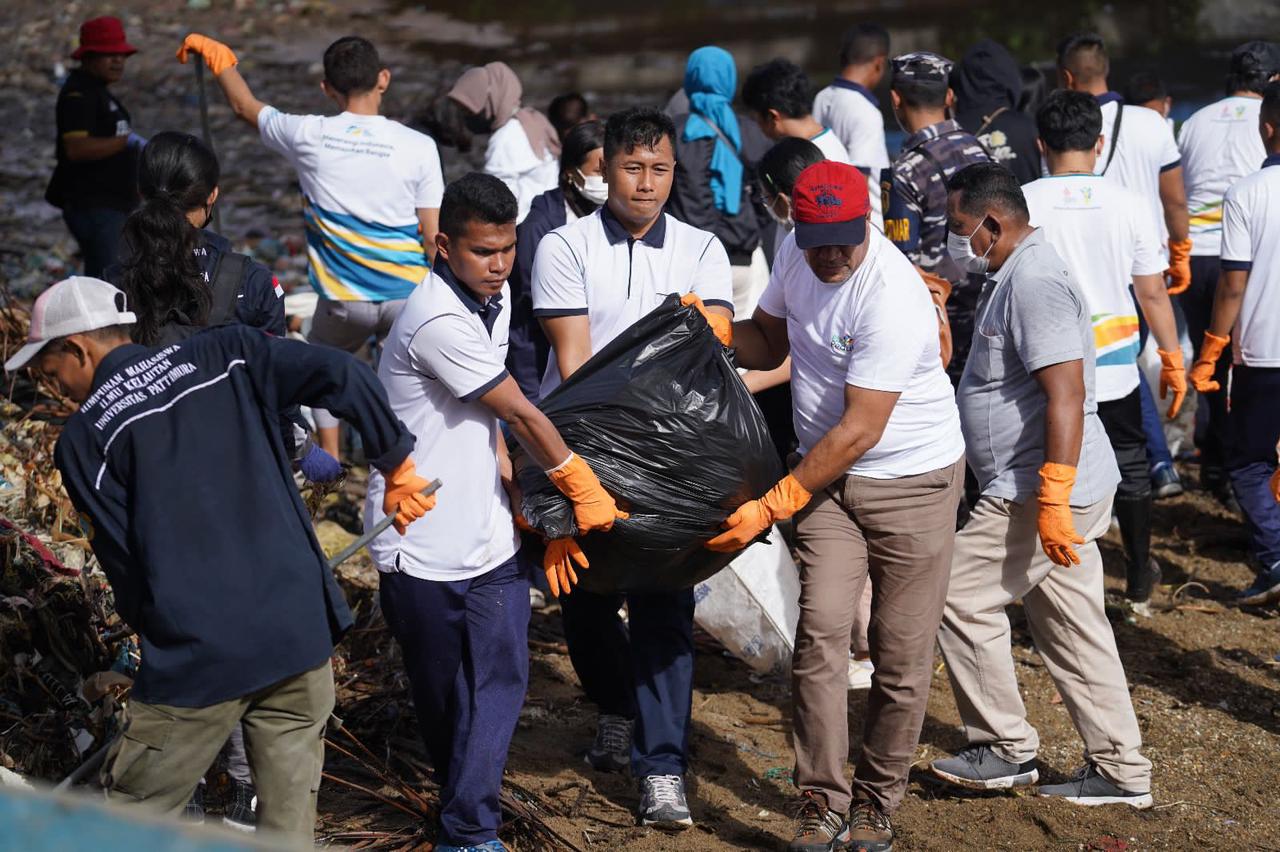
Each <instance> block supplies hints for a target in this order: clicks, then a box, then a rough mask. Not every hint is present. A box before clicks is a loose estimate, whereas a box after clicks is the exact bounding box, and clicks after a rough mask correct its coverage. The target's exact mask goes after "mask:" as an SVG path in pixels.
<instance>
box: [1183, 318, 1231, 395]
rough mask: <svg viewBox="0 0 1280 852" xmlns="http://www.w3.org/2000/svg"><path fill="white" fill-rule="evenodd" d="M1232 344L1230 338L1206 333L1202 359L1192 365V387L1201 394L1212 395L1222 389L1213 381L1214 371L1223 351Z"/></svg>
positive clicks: (1209, 332)
mask: <svg viewBox="0 0 1280 852" xmlns="http://www.w3.org/2000/svg"><path fill="white" fill-rule="evenodd" d="M1230 342H1231V338H1230V337H1219V336H1218V335H1216V334H1214V333H1213V332H1212V331H1206V332H1205V333H1204V342H1203V343H1201V344H1200V357H1199V358H1197V359H1196V362H1195V363H1194V364H1192V365H1191V385H1192V387H1194V388H1195V389H1196V390H1198V391H1200V393H1212V392H1213V391H1216V390H1218V389H1219V388H1220V387H1222V385H1220V384H1218V383H1217V382H1215V381H1214V380H1213V371H1214V370H1215V369H1217V366H1218V358H1220V357H1221V356H1222V350H1223V349H1226V348H1227V344H1228V343H1230Z"/></svg>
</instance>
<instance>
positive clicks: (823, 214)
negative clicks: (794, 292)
mask: <svg viewBox="0 0 1280 852" xmlns="http://www.w3.org/2000/svg"><path fill="white" fill-rule="evenodd" d="M791 209H792V211H793V212H792V216H793V217H794V218H795V222H796V229H795V230H796V245H797V246H798V247H799V248H802V249H811V248H817V247H818V246H857V245H862V241H863V240H864V239H866V237H867V211H868V210H870V209H871V199H870V198H868V197H867V176H866V175H864V174H863V173H862V172H860V171H858V170H857V169H856V168H854V167H853V166H850V165H846V164H845V163H836V162H833V161H831V160H823V161H821V162H819V163H814V164H813V165H812V166H809V167H808V168H806V169H805V170H804V171H802V172H801V173H800V176H799V177H798V178H796V185H795V188H794V189H793V190H792V191H791Z"/></svg>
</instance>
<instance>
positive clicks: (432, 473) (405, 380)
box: [364, 260, 519, 581]
mask: <svg viewBox="0 0 1280 852" xmlns="http://www.w3.org/2000/svg"><path fill="white" fill-rule="evenodd" d="M510 301H511V291H510V289H509V288H508V287H507V286H505V285H504V286H503V288H502V294H501V295H500V296H497V297H494V298H492V299H490V300H489V301H488V303H487V304H482V303H481V302H479V301H477V299H476V298H475V297H474V296H473V295H472V294H471V292H470V291H469V290H467V289H466V287H465V286H464V285H462V284H461V283H459V282H458V281H457V279H456V278H455V277H454V275H453V272H452V270H450V269H449V267H448V264H447V263H445V262H444V261H443V260H439V261H437V263H436V267H435V270H434V271H433V272H432V273H431V274H430V275H429V276H427V279H426V280H425V281H423V282H422V285H421V286H420V287H418V288H417V289H415V290H414V291H413V293H412V294H411V295H410V296H409V299H408V301H407V302H406V303H405V306H404V309H403V310H402V311H401V313H400V316H399V317H398V318H397V319H396V321H395V324H394V325H393V326H392V327H391V333H390V334H389V335H388V336H387V340H386V344H385V346H384V348H383V351H382V358H381V360H380V361H379V363H378V378H379V379H381V380H382V384H383V387H385V388H386V390H387V398H388V399H390V401H391V407H392V408H393V409H394V410H395V413H396V416H397V417H399V418H400V420H401V421H403V422H404V424H405V426H407V427H408V428H409V431H410V432H412V433H413V434H414V436H415V438H416V439H417V442H416V444H415V445H414V448H413V462H414V464H415V465H416V466H417V469H418V474H419V475H420V476H423V477H425V478H426V479H433V478H439V479H440V481H441V482H442V483H443V487H442V488H441V490H440V496H439V500H438V502H437V503H436V507H435V508H434V509H433V510H431V511H430V512H428V513H427V514H426V517H424V518H421V519H420V520H417V521H415V522H414V523H412V524H410V525H409V528H408V530H407V532H406V533H405V534H404V535H403V536H401V535H400V534H399V533H397V532H396V531H395V528H390V529H388V530H387V531H386V532H384V533H382V535H380V536H378V537H377V538H376V539H374V540H373V542H372V543H371V544H370V545H369V553H370V555H371V556H372V557H373V562H374V565H376V566H377V568H378V570H379V571H388V572H390V571H397V570H398V571H401V572H403V573H405V574H408V575H410V576H412V577H418V578H420V579H424V580H436V581H453V580H466V579H468V578H471V577H476V576H479V575H480V574H483V573H485V572H486V571H491V570H493V569H494V568H496V567H498V566H499V565H501V564H502V563H504V562H506V561H507V560H508V559H510V558H511V557H512V556H514V555H515V553H516V550H517V549H518V548H519V540H518V537H517V534H516V530H515V527H514V525H513V523H512V516H511V507H510V503H509V502H508V500H507V493H506V490H505V489H503V487H502V479H501V477H500V475H499V472H498V429H499V424H498V418H497V417H495V416H494V415H493V413H492V412H491V411H490V410H489V409H488V408H486V407H485V406H484V405H482V404H481V403H480V402H478V399H479V397H481V396H483V395H484V394H485V393H487V392H488V391H490V390H492V389H493V388H494V387H496V386H497V385H498V383H499V382H501V381H502V380H503V379H505V378H506V377H507V370H506V367H504V366H503V365H504V363H505V361H506V357H507V332H508V329H509V327H510V323H511V311H510V309H509V308H508V307H507V305H509V304H510ZM368 492H369V493H368V498H367V499H366V501H365V509H364V518H365V529H368V528H369V527H371V526H373V525H374V524H375V523H377V521H378V520H379V519H380V518H381V517H382V497H383V494H384V493H385V492H386V482H385V480H384V479H383V477H382V474H380V473H378V472H377V471H372V472H371V473H370V475H369V489H368Z"/></svg>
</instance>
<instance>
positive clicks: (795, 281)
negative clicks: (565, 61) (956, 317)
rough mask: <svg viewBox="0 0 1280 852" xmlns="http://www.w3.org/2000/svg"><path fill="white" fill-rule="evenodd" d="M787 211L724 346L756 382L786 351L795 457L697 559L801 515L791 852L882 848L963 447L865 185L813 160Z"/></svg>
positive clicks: (912, 727)
mask: <svg viewBox="0 0 1280 852" xmlns="http://www.w3.org/2000/svg"><path fill="white" fill-rule="evenodd" d="M792 209H793V210H794V211H795V213H794V216H795V223H796V224H795V230H794V232H793V233H792V234H790V235H788V237H787V238H786V239H785V240H784V241H783V243H782V245H781V246H780V247H779V249H778V253H777V255H776V257H775V260H774V267H773V274H772V276H771V278H770V280H769V286H768V288H767V289H766V290H765V291H764V294H763V295H762V296H761V298H760V305H759V307H758V308H757V309H756V312H755V314H754V316H752V318H751V319H750V320H746V321H742V322H737V323H734V325H733V345H734V346H735V347H736V348H737V353H738V364H739V366H742V367H746V368H748V369H759V370H770V369H774V368H775V367H777V366H778V365H779V364H781V363H782V360H783V359H784V358H786V357H787V355H788V354H790V355H791V364H792V367H791V385H792V394H793V397H794V416H795V427H796V435H797V436H798V438H799V440H800V461H799V463H798V464H797V465H796V466H795V468H794V469H793V470H792V472H791V473H790V474H788V475H787V476H786V477H784V478H783V479H782V480H781V481H780V482H779V483H778V484H777V485H776V486H774V488H773V489H772V490H770V491H769V492H768V493H767V494H765V495H764V497H762V498H760V499H758V500H752V501H750V502H748V503H746V504H744V505H743V506H741V507H740V508H739V509H738V510H737V511H736V512H734V513H733V514H732V515H730V517H729V518H728V520H727V521H726V522H725V525H726V526H727V527H728V529H727V530H726V531H725V532H724V533H723V534H721V535H719V536H717V537H716V538H713V539H711V541H709V542H708V543H707V547H709V548H711V549H712V550H720V551H736V550H740V549H742V548H745V547H747V546H748V545H749V544H750V543H751V542H752V541H754V540H755V539H756V538H757V536H759V535H760V534H761V533H762V532H764V531H765V530H767V529H768V528H769V526H770V525H771V524H773V523H774V522H775V521H778V520H781V519H783V518H789V517H791V516H792V515H795V517H796V520H795V530H796V540H797V552H798V554H799V559H800V622H799V626H798V628H797V631H796V650H795V657H794V659H793V661H792V690H793V694H794V696H795V735H794V742H795V750H796V771H795V783H796V786H797V787H798V788H799V790H800V793H801V797H802V802H801V806H800V810H799V812H798V816H797V822H796V827H795V835H794V839H793V840H792V842H791V845H790V849H792V850H794V851H795V852H818V850H830V849H856V850H864V851H865V852H887V850H889V849H891V848H892V846H893V828H892V825H891V823H890V819H889V817H890V814H891V813H892V812H893V811H894V809H895V808H897V806H898V805H899V803H900V802H901V801H902V796H903V793H904V792H905V790H906V786H907V773H908V770H909V769H910V768H911V761H912V758H913V756H914V753H915V748H916V744H917V743H918V741H919V738H920V727H921V725H922V724H923V722H924V714H925V705H926V702H927V700H928V697H929V682H930V677H931V675H932V670H933V642H934V636H935V634H936V633H937V629H938V624H939V621H940V620H941V618H942V609H943V604H944V602H945V598H946V592H947V580H948V577H949V571H950V566H951V548H952V544H953V542H954V540H955V511H956V506H957V504H958V503H959V500H960V493H961V486H962V483H963V479H964V460H963V456H964V440H963V438H962V437H961V433H960V418H959V413H958V411H957V409H956V404H955V399H954V397H953V395H952V391H951V383H950V382H949V381H948V379H947V375H946V373H945V372H944V371H943V368H942V363H941V360H940V359H939V357H938V320H937V314H936V311H935V309H934V306H933V302H932V300H931V298H930V295H929V291H928V289H927V288H926V287H925V285H924V283H923V282H922V281H921V280H920V276H919V274H918V273H917V272H916V270H915V268H914V267H913V266H912V265H911V262H910V261H909V260H907V258H906V257H905V256H904V255H903V254H902V253H901V252H900V251H899V250H898V249H897V248H896V247H895V246H894V245H893V243H891V242H889V240H887V239H886V238H885V237H884V235H883V234H881V233H880V231H878V230H877V229H875V228H870V227H868V226H867V219H868V215H869V211H870V202H869V199H868V197H867V182H866V178H865V177H864V176H863V175H862V173H861V172H859V171H858V170H857V169H855V168H853V167H852V166H847V165H844V164H842V163H834V162H830V161H824V162H821V163H815V164H813V165H811V166H809V167H808V168H806V169H805V170H804V171H803V172H801V173H800V176H799V178H798V179H797V181H796V185H795V189H794V190H793V193H792ZM868 578H870V582H871V583H872V586H873V588H874V590H875V596H874V600H873V603H872V610H871V626H870V629H869V631H868V634H869V638H870V644H871V659H872V662H873V663H874V664H875V675H874V676H873V679H872V685H871V691H870V694H869V697H868V700H867V718H866V724H865V727H864V730H863V737H862V754H861V757H860V758H859V760H858V764H857V767H856V768H855V770H854V775H853V785H852V788H851V787H850V784H849V782H848V781H847V780H846V776H845V762H846V760H847V757H848V754H849V742H848V738H849V732H848V690H847V671H848V659H849V640H850V631H851V628H852V625H853V619H854V611H855V608H856V606H857V603H858V600H859V599H860V597H861V595H862V587H863V584H865V583H866V582H868Z"/></svg>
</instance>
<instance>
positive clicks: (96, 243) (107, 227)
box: [62, 207, 129, 278]
mask: <svg viewBox="0 0 1280 852" xmlns="http://www.w3.org/2000/svg"><path fill="white" fill-rule="evenodd" d="M128 218H129V214H128V213H125V212H123V211H121V210H113V209H112V208H110V207H87V208H70V209H67V210H64V211H62V220H63V221H64V222H66V223H67V230H68V231H70V232H71V236H73V237H75V238H76V242H77V243H78V244H79V245H80V254H81V255H82V256H83V257H84V274H85V275H88V276H89V277H90V278H105V277H106V275H105V273H106V271H107V268H108V267H110V266H113V265H114V264H115V263H116V261H117V260H119V259H120V240H121V233H122V232H123V231H124V221H125V219H128Z"/></svg>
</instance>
